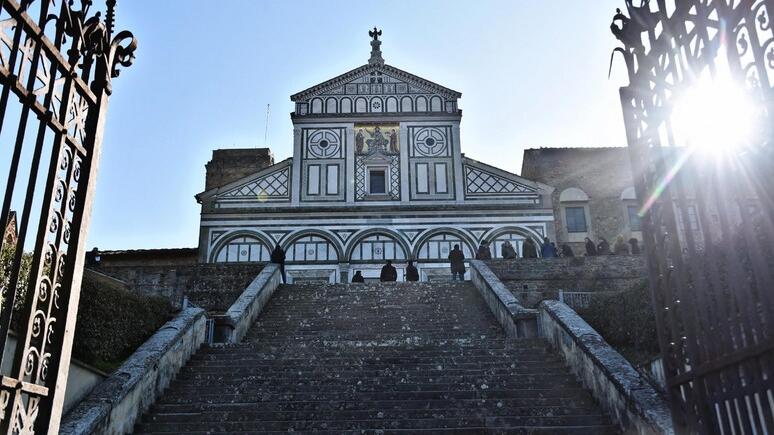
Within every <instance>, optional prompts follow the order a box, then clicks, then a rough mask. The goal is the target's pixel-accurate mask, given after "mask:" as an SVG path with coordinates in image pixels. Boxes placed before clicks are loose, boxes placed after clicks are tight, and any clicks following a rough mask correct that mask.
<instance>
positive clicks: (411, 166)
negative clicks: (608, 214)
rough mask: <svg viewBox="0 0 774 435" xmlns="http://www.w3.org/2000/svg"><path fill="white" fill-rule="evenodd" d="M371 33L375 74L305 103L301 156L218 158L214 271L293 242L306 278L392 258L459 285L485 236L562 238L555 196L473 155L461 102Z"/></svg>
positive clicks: (323, 87) (298, 99) (206, 228)
mask: <svg viewBox="0 0 774 435" xmlns="http://www.w3.org/2000/svg"><path fill="white" fill-rule="evenodd" d="M371 35H372V36H373V39H372V40H371V57H370V59H369V60H368V63H367V64H365V65H363V66H360V67H358V68H355V69H353V70H351V71H348V72H346V73H344V74H342V75H339V76H337V77H334V78H332V79H330V80H326V81H324V82H322V83H320V84H317V85H315V86H312V87H310V88H308V89H306V90H303V91H301V92H298V93H296V94H294V95H292V96H291V100H292V101H293V102H294V104H295V111H294V112H293V113H292V114H291V120H292V122H293V157H292V158H288V159H286V160H283V161H280V162H277V163H274V162H273V158H271V154H270V152H269V151H268V150H266V149H263V150H261V149H256V150H217V151H215V152H214V153H213V160H212V161H211V162H210V163H209V164H208V165H207V186H206V190H205V191H204V192H202V193H200V194H198V195H197V196H196V198H197V200H198V201H199V202H200V203H201V226H200V239H199V260H200V261H201V262H211V263H221V262H225V263H231V262H237V263H238V262H257V261H261V262H262V261H268V260H269V254H270V251H271V249H272V247H273V246H274V245H275V244H280V245H282V246H283V248H284V249H285V251H286V253H287V270H288V275H289V279H290V280H292V281H301V280H325V281H330V282H339V281H347V280H349V279H350V278H351V276H352V274H353V273H354V270H361V271H362V272H363V275H364V276H365V277H366V278H367V279H369V278H371V279H373V278H376V277H378V274H379V269H380V268H381V266H382V265H383V264H384V262H385V260H387V259H391V260H394V261H395V262H396V263H397V264H396V265H397V267H398V269H399V279H403V273H402V270H401V269H402V268H403V267H404V266H405V262H406V260H408V259H416V260H417V261H418V267H419V269H420V276H421V277H422V279H423V280H426V279H433V278H434V277H437V276H443V277H447V276H448V275H449V272H448V260H447V257H448V254H449V251H450V249H451V248H452V246H453V245H455V244H459V245H460V246H461V247H462V249H463V251H464V253H465V256H466V257H467V258H471V257H472V256H473V254H474V252H475V249H476V247H477V245H478V244H479V243H480V242H481V241H483V240H487V241H490V242H493V243H492V244H491V247H492V251H493V254H499V253H500V248H501V245H502V243H503V242H504V241H506V240H509V241H511V242H512V244H513V245H514V246H515V247H516V249H517V250H518V252H519V253H520V252H521V245H522V243H523V241H524V240H526V238H532V239H533V240H535V241H536V242H538V241H539V240H541V239H542V238H543V237H544V236H549V237H551V238H553V235H554V228H553V226H554V225H553V219H554V217H553V215H554V213H553V210H554V207H553V205H552V193H553V189H552V188H551V187H549V186H548V185H546V184H544V183H541V182H538V181H534V180H531V179H528V177H527V178H524V177H520V176H518V175H516V174H513V173H509V172H507V171H504V170H502V169H499V168H496V167H493V166H490V165H487V164H484V163H482V162H479V161H476V160H473V159H471V158H467V157H465V156H464V154H462V149H461V143H460V121H461V119H462V111H461V110H459V108H458V105H457V104H458V99H459V98H460V96H461V94H460V93H459V92H457V91H454V90H452V89H449V88H447V87H444V86H441V85H439V84H436V83H434V82H432V81H430V80H426V79H424V78H421V77H418V76H416V75H414V74H411V73H408V72H406V71H403V70H401V69H398V68H396V67H393V66H391V65H388V64H385V62H384V59H383V58H382V54H381V50H380V45H381V41H380V40H379V39H378V37H379V33H376V32H372V34H371ZM228 162H236V163H238V168H232V167H230V166H229V165H228V164H227V163H228ZM224 163H225V164H224Z"/></svg>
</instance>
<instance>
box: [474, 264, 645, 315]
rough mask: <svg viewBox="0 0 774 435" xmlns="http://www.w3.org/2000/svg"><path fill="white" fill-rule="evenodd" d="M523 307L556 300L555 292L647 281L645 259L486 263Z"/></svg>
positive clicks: (622, 286)
mask: <svg viewBox="0 0 774 435" xmlns="http://www.w3.org/2000/svg"><path fill="white" fill-rule="evenodd" d="M486 263H487V265H488V266H489V268H490V269H491V270H492V272H494V274H495V275H496V276H497V277H498V278H499V279H500V281H502V282H503V284H505V286H506V287H508V289H510V290H511V292H512V293H513V294H514V295H516V296H517V297H518V298H519V300H521V303H522V304H523V305H524V306H525V307H536V306H537V305H538V304H539V303H540V301H542V300H543V299H558V294H559V290H565V291H584V292H585V291H590V292H620V291H625V290H630V289H632V288H635V287H638V286H641V285H644V284H645V282H646V281H647V267H646V264H645V258H644V257H643V256H640V255H606V256H599V257H571V258H519V259H516V260H499V259H498V260H491V261H487V262H486Z"/></svg>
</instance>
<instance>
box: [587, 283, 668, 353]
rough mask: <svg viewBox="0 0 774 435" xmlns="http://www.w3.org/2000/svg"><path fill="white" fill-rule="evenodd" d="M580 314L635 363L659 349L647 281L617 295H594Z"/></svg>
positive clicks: (657, 351)
mask: <svg viewBox="0 0 774 435" xmlns="http://www.w3.org/2000/svg"><path fill="white" fill-rule="evenodd" d="M578 314H580V315H581V317H583V319H584V320H586V322H588V323H589V325H591V327H593V328H594V329H595V330H596V331H597V332H599V334H600V335H602V337H604V339H605V340H606V341H607V342H608V343H609V344H610V345H611V346H613V347H614V348H616V349H617V350H618V351H619V352H621V354H623V356H624V357H626V358H627V359H628V360H629V361H630V362H631V363H633V364H635V365H636V364H640V363H644V362H646V361H647V360H649V359H651V358H652V357H654V356H656V355H658V353H659V347H658V339H657V336H656V319H655V317H654V314H653V305H652V304H651V297H650V290H649V288H648V284H647V282H644V283H643V284H642V285H640V286H637V287H634V288H632V289H630V290H627V291H624V292H621V293H616V294H614V295H603V296H598V297H594V298H592V299H591V301H590V303H589V305H588V307H587V308H584V309H580V310H578Z"/></svg>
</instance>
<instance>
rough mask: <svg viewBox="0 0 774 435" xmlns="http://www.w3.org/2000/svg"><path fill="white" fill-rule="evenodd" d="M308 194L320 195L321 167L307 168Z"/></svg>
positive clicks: (311, 166)
mask: <svg viewBox="0 0 774 435" xmlns="http://www.w3.org/2000/svg"><path fill="white" fill-rule="evenodd" d="M306 193H307V194H309V195H319V194H320V165H309V167H308V168H307V177H306Z"/></svg>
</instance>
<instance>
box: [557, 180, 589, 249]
mask: <svg viewBox="0 0 774 435" xmlns="http://www.w3.org/2000/svg"><path fill="white" fill-rule="evenodd" d="M559 207H560V209H561V214H562V221H563V222H564V225H563V229H564V232H566V234H567V241H568V242H582V241H583V239H584V238H586V237H589V232H590V231H591V226H590V224H591V215H590V213H589V196H588V195H586V192H584V191H582V190H580V189H578V188H577V187H570V188H568V189H564V190H563V191H562V193H561V194H560V195H559Z"/></svg>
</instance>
